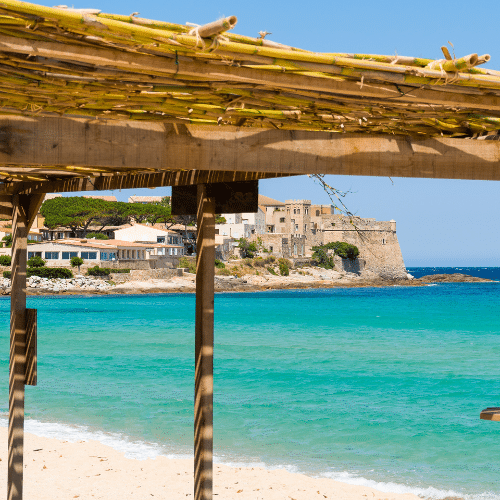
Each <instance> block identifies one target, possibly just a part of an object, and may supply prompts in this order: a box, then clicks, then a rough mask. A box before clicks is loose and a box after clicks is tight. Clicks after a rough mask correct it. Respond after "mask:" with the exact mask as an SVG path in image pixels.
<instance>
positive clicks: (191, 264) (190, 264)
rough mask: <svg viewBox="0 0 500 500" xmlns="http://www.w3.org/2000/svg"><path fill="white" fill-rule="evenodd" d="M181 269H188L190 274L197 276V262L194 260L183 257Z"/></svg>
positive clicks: (180, 263) (180, 264)
mask: <svg viewBox="0 0 500 500" xmlns="http://www.w3.org/2000/svg"><path fill="white" fill-rule="evenodd" d="M179 267H183V268H187V269H188V271H189V272H190V273H192V274H196V262H195V261H194V259H188V258H187V257H181V258H180V259H179Z"/></svg>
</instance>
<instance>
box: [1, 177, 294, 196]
mask: <svg viewBox="0 0 500 500" xmlns="http://www.w3.org/2000/svg"><path fill="white" fill-rule="evenodd" d="M276 177H288V174H277V173H273V172H271V173H269V174H268V173H265V172H221V171H209V170H190V171H182V172H159V173H156V174H130V175H113V176H106V177H86V178H82V177H75V178H73V179H65V180H57V181H47V182H16V183H13V184H11V185H8V186H4V187H3V188H0V192H5V193H25V194H31V195H34V194H36V193H59V192H66V193H68V192H79V191H113V190H115V189H138V188H153V187H162V186H191V185H197V184H200V183H210V184H212V183H230V182H242V181H245V182H246V181H255V180H259V179H269V178H276ZM1 198H2V197H1V196H0V199H1ZM42 202H43V199H42Z"/></svg>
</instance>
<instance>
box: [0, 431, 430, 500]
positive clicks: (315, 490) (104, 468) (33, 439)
mask: <svg viewBox="0 0 500 500" xmlns="http://www.w3.org/2000/svg"><path fill="white" fill-rule="evenodd" d="M0 442H1V445H0V446H2V450H3V451H2V452H1V453H0V458H1V461H0V469H1V473H0V483H1V484H0V488H4V491H6V488H7V485H6V482H7V463H8V460H7V429H6V428H5V427H2V428H1V430H0ZM24 463H25V469H24V472H25V474H24V492H25V495H26V498H37V499H39V500H49V499H50V500H62V499H67V498H81V499H86V498H91V497H94V498H96V499H98V498H103V499H104V498H120V499H139V500H142V499H151V498H168V499H169V500H180V499H185V498H190V497H191V498H192V497H193V459H192V458H187V459H182V458H168V457H166V456H162V455H160V456H157V457H156V458H148V459H144V460H139V459H133V458H126V457H125V454H124V453H123V452H120V451H117V450H115V449H114V448H112V447H110V446H107V445H105V444H103V443H100V442H99V441H93V440H78V441H75V442H69V441H63V440H59V439H55V438H48V437H41V436H37V435H34V434H31V433H26V434H25V460H24ZM214 496H216V497H217V498H219V499H220V500H233V499H235V498H237V499H241V500H281V499H287V500H288V499H293V500H311V499H314V498H318V499H323V498H328V499H333V498H335V499H339V500H366V499H371V500H418V499H419V498H421V497H419V496H417V495H416V494H413V493H390V492H383V491H379V490H377V489H374V488H371V487H369V486H361V485H353V484H349V483H343V482H340V481H336V480H334V479H329V478H323V477H310V476H306V475H304V474H299V473H292V472H288V471H286V470H284V469H274V470H270V469H264V468H260V467H232V466H229V465H224V464H218V463H215V464H214Z"/></svg>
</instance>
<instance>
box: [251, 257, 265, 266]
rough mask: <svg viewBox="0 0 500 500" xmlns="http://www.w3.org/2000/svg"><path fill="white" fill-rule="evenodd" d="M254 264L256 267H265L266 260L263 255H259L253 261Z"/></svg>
mask: <svg viewBox="0 0 500 500" xmlns="http://www.w3.org/2000/svg"><path fill="white" fill-rule="evenodd" d="M253 265H254V266H255V267H265V266H266V261H265V260H264V259H263V258H262V257H257V258H256V259H255V260H254V261H253Z"/></svg>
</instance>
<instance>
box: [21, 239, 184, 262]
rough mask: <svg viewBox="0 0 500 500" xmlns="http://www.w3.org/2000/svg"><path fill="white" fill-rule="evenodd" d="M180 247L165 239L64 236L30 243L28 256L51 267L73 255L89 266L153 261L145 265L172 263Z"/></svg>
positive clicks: (178, 253) (179, 253)
mask: <svg viewBox="0 0 500 500" xmlns="http://www.w3.org/2000/svg"><path fill="white" fill-rule="evenodd" d="M174 250H175V251H174ZM181 250H183V247H181V248H179V246H173V245H168V244H165V243H135V242H130V241H120V240H116V239H115V240H95V239H65V240H57V241H46V242H43V243H36V244H33V245H29V247H28V258H31V257H33V256H35V255H37V256H39V257H42V259H45V260H46V261H47V265H48V266H51V267H57V266H68V265H70V261H71V258H72V257H81V258H82V259H83V260H84V261H85V263H86V264H88V265H91V266H92V265H96V264H97V265H100V266H104V267H106V266H109V264H110V262H113V261H117V262H122V263H125V264H127V263H130V264H132V262H131V261H135V262H137V261H155V262H151V263H150V265H149V266H148V267H152V268H155V267H175V266H176V265H177V263H178V260H179V257H180V256H181V255H182V253H181ZM160 261H161V262H160ZM131 267H134V266H133V265H132V266H131Z"/></svg>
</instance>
